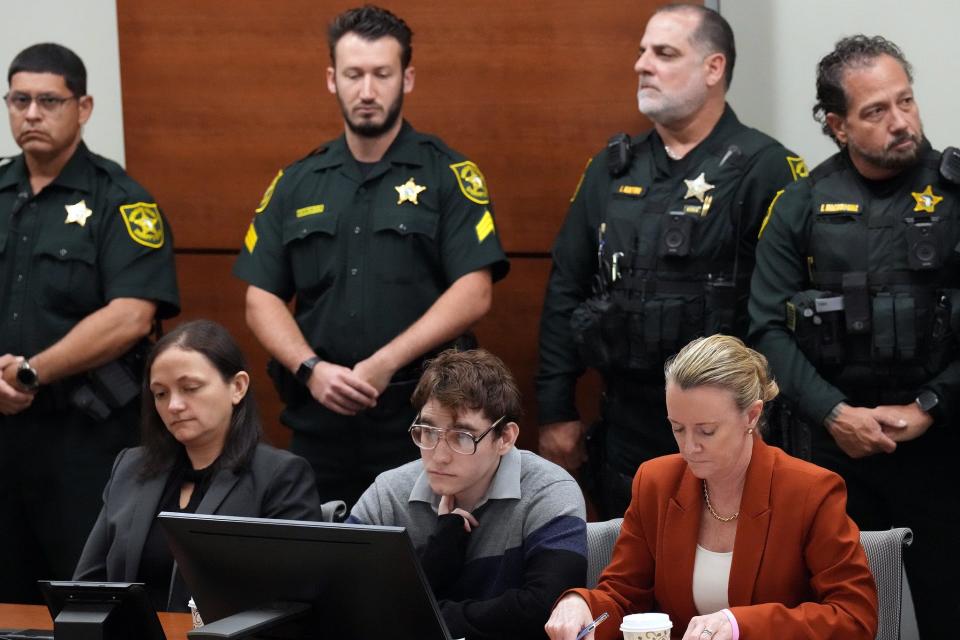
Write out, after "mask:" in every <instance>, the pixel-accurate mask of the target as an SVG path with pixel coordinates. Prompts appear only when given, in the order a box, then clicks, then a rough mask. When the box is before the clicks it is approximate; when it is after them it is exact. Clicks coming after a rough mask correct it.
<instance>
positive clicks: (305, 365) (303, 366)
mask: <svg viewBox="0 0 960 640" xmlns="http://www.w3.org/2000/svg"><path fill="white" fill-rule="evenodd" d="M320 362H321V360H320V356H313V357H312V358H307V359H306V360H304V361H303V362H301V363H300V367H299V368H297V373H296V376H297V380H299V381H300V384H302V385H303V386H307V384H308V383H309V382H310V376H311V375H312V374H313V368H314V367H315V366H317V364H318V363H320Z"/></svg>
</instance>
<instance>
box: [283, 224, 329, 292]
mask: <svg viewBox="0 0 960 640" xmlns="http://www.w3.org/2000/svg"><path fill="white" fill-rule="evenodd" d="M337 220H338V216H337V214H336V213H320V214H314V215H310V216H305V217H303V218H294V219H292V220H289V221H287V222H286V223H285V224H284V226H283V231H282V233H283V245H284V247H285V249H286V250H287V252H288V255H289V256H290V270H291V272H292V274H293V281H294V284H295V286H296V290H297V291H300V292H304V293H307V294H310V295H316V294H318V293H320V292H322V290H324V289H326V288H327V287H329V286H330V283H331V282H333V280H334V278H335V277H336V270H337V264H338V262H339V261H338V260H337V245H336V235H337Z"/></svg>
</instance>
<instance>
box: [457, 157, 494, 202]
mask: <svg viewBox="0 0 960 640" xmlns="http://www.w3.org/2000/svg"><path fill="white" fill-rule="evenodd" d="M450 170H451V171H453V175H455V176H457V184H458V185H460V191H462V192H463V195H465V196H466V197H467V200H471V201H473V202H476V203H477V204H487V203H488V202H490V194H489V193H487V181H486V179H485V178H484V177H483V174H482V173H481V172H480V167H478V166H477V165H475V164H474V163H472V162H470V161H469V160H464V161H463V162H458V163H456V164H452V165H450Z"/></svg>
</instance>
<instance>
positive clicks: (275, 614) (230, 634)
mask: <svg viewBox="0 0 960 640" xmlns="http://www.w3.org/2000/svg"><path fill="white" fill-rule="evenodd" d="M310 609H311V606H310V605H309V604H305V603H303V602H275V603H272V604H270V605H267V606H264V607H257V608H255V609H247V610H246V611H241V612H239V613H235V614H233V615H232V616H227V617H226V618H222V619H220V620H217V621H216V622H211V623H210V624H205V625H203V626H202V627H200V628H199V629H194V630H193V631H188V632H187V638H189V639H190V640H219V639H229V640H240V639H241V638H249V637H251V636H252V634H254V633H262V632H264V631H269V630H270V629H275V628H276V627H279V626H280V625H283V624H286V623H288V622H290V621H292V620H296V619H297V618H302V617H303V616H305V615H306V614H307V613H308V612H309V611H310ZM201 615H203V613H202V612H201ZM57 640H59V636H58V638H57Z"/></svg>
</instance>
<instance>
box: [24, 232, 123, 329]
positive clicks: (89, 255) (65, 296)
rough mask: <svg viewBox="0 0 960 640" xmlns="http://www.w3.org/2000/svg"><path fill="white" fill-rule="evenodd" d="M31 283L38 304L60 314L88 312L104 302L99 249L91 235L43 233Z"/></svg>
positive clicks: (35, 258)
mask: <svg viewBox="0 0 960 640" xmlns="http://www.w3.org/2000/svg"><path fill="white" fill-rule="evenodd" d="M30 269H31V270H30V274H29V276H28V277H29V284H28V286H29V287H30V290H31V291H32V292H33V295H34V299H35V300H36V302H37V304H39V305H40V306H41V307H43V308H45V309H52V310H56V312H57V313H58V314H63V313H67V314H70V315H86V314H89V313H91V312H93V311H95V310H97V309H99V308H100V307H102V306H103V305H104V302H105V301H104V300H103V292H102V289H101V286H100V277H99V274H98V272H97V249H96V247H95V246H94V244H93V240H92V239H90V238H86V237H84V238H69V239H64V238H57V237H55V236H43V235H41V236H40V239H39V240H38V241H37V244H36V246H35V247H34V250H33V264H32V266H31V268H30Z"/></svg>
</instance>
